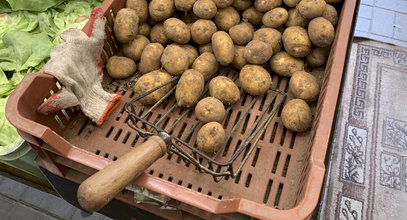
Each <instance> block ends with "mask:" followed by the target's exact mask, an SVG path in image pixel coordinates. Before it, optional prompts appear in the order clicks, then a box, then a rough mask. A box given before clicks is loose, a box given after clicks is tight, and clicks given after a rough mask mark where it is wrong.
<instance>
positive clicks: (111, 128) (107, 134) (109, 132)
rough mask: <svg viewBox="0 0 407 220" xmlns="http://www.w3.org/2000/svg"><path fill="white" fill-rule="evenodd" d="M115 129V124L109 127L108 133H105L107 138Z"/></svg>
mask: <svg viewBox="0 0 407 220" xmlns="http://www.w3.org/2000/svg"><path fill="white" fill-rule="evenodd" d="M113 129H114V127H113V126H111V127H110V128H109V130H108V131H107V133H106V135H105V137H106V138H109V137H110V135H111V134H112V131H113Z"/></svg>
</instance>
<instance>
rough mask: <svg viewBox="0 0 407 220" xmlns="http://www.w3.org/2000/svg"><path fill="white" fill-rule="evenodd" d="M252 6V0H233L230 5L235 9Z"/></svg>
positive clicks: (241, 9)
mask: <svg viewBox="0 0 407 220" xmlns="http://www.w3.org/2000/svg"><path fill="white" fill-rule="evenodd" d="M250 6H252V0H235V1H234V2H233V4H232V7H233V8H235V9H236V10H239V11H243V10H246V9H248V8H249V7H250Z"/></svg>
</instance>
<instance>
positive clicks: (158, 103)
mask: <svg viewBox="0 0 407 220" xmlns="http://www.w3.org/2000/svg"><path fill="white" fill-rule="evenodd" d="M175 89H176V86H174V87H172V88H171V90H170V91H169V92H168V93H167V94H165V95H164V96H163V97H162V98H161V99H160V100H158V102H156V103H155V104H154V105H153V106H151V108H149V109H148V110H147V111H146V112H144V114H143V115H142V116H141V118H145V117H146V116H147V115H148V114H149V113H150V112H152V111H153V110H154V109H155V108H156V107H157V106H159V105H160V104H161V103H162V102H163V101H164V100H165V99H166V98H168V96H170V95H171V94H172V93H173V92H174V91H175Z"/></svg>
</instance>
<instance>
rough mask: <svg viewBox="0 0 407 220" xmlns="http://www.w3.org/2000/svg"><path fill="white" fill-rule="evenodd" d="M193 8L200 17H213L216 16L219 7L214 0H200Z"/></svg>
mask: <svg viewBox="0 0 407 220" xmlns="http://www.w3.org/2000/svg"><path fill="white" fill-rule="evenodd" d="M192 10H193V12H194V14H195V15H196V16H198V17H199V18H203V19H211V18H213V17H215V15H216V12H217V11H218V8H217V7H216V5H215V3H214V2H213V1H212V0H198V1H196V2H195V4H194V7H193V9H192Z"/></svg>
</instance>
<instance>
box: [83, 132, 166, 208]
mask: <svg viewBox="0 0 407 220" xmlns="http://www.w3.org/2000/svg"><path fill="white" fill-rule="evenodd" d="M163 138H164V139H167V138H168V136H166V137H165V136H164V137H159V136H152V137H150V138H149V139H148V140H147V141H146V142H144V143H143V144H141V145H140V146H137V147H135V148H134V149H133V150H131V151H130V152H128V153H127V154H125V155H123V156H121V157H120V158H119V159H118V160H116V161H115V162H113V163H111V164H110V165H108V166H106V167H105V168H104V169H102V170H100V171H98V172H97V173H95V174H93V175H92V176H90V177H89V178H88V179H86V180H85V181H83V182H82V184H81V185H80V186H79V189H78V192H77V198H78V202H79V204H80V205H81V206H82V207H83V208H84V209H85V210H87V211H90V212H92V211H97V210H99V209H101V208H103V207H104V206H105V205H106V204H107V203H109V202H110V200H112V199H113V198H114V197H115V196H116V195H117V194H118V193H119V192H120V191H122V190H123V189H124V188H125V187H126V186H127V185H129V184H130V183H131V182H132V181H133V180H134V179H136V178H137V177H138V176H140V175H141V174H142V173H143V172H144V170H146V169H147V168H148V167H149V166H150V165H151V164H153V163H154V162H155V161H157V160H158V159H159V158H161V157H162V156H164V155H165V153H166V151H167V144H166V140H164V139H163Z"/></svg>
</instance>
